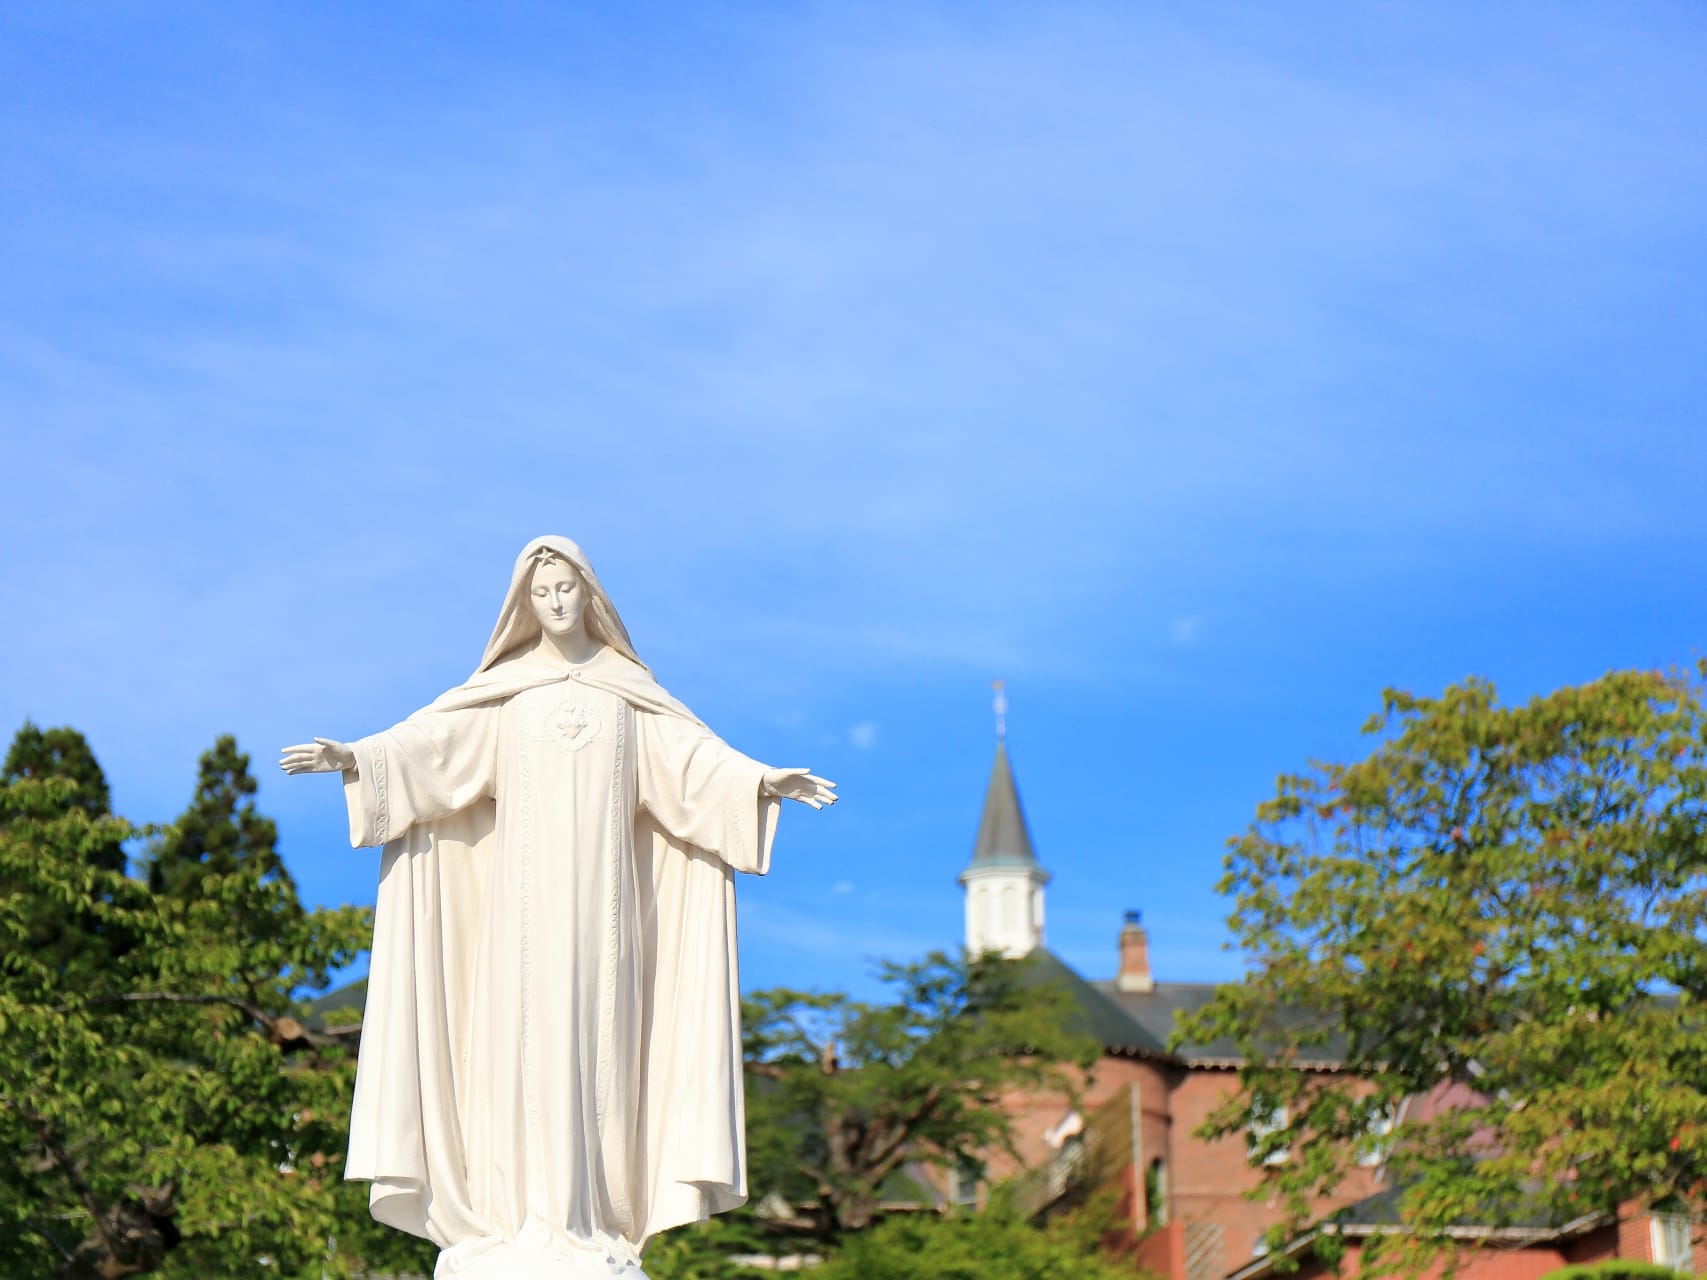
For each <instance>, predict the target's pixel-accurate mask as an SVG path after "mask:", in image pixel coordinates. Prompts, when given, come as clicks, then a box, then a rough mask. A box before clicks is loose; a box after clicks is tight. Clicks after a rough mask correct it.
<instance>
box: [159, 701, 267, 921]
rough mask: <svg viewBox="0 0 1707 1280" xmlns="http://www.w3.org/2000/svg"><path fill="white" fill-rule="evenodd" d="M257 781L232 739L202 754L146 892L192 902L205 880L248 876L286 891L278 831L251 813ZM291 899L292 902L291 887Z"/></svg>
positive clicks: (226, 738)
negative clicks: (238, 874)
mask: <svg viewBox="0 0 1707 1280" xmlns="http://www.w3.org/2000/svg"><path fill="white" fill-rule="evenodd" d="M256 790H257V787H256V783H255V779H254V778H253V777H251V776H250V774H249V757H248V756H247V755H245V754H244V753H243V752H241V751H239V750H238V749H237V739H236V738H233V737H232V736H231V735H230V734H226V735H224V736H222V737H220V738H219V739H218V740H217V741H215V742H214V744H213V750H211V751H207V752H204V753H203V754H202V758H201V762H200V766H199V770H198V777H197V780H196V794H195V798H194V799H193V800H192V801H191V802H190V807H189V808H188V809H186V810H185V811H184V812H183V814H182V815H181V816H180V817H179V818H178V820H177V821H176V822H174V823H173V824H172V825H171V826H170V827H168V828H167V829H166V831H165V832H164V833H163V835H162V838H161V839H160V841H159V843H158V844H157V845H156V847H155V848H154V850H153V853H152V857H151V858H150V860H149V864H148V886H149V888H151V889H153V890H154V892H156V893H169V894H171V895H173V896H174V897H178V898H194V897H196V896H198V895H199V894H200V893H201V890H202V885H203V882H204V881H205V879H206V878H207V877H208V876H210V875H211V876H229V875H233V874H235V873H236V872H237V871H239V870H248V871H250V872H252V873H254V874H255V875H256V876H257V877H258V878H260V879H263V880H279V881H282V882H283V883H284V884H285V885H286V886H290V876H289V873H287V872H286V871H285V869H284V863H283V862H281V861H280V860H279V855H278V849H277V844H278V838H279V832H278V827H277V826H276V825H275V824H274V823H273V821H272V819H270V818H266V817H263V816H262V815H261V814H260V813H259V812H257V811H256V809H255V800H254V796H255V792H256ZM290 896H291V897H294V896H295V890H294V887H292V888H291V893H290Z"/></svg>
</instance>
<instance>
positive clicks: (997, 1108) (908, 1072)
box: [742, 952, 1100, 1238]
mask: <svg viewBox="0 0 1707 1280" xmlns="http://www.w3.org/2000/svg"><path fill="white" fill-rule="evenodd" d="M883 977H884V980H885V982H887V983H888V984H889V987H890V989H891V991H892V992H893V999H892V1000H890V1001H888V1002H886V1003H868V1002H864V1001H858V1000H852V999H850V998H849V997H848V996H846V995H843V994H839V993H835V994H814V993H808V992H800V991H790V990H782V989H779V990H772V991H761V992H758V993H756V994H754V995H752V996H750V997H748V998H747V999H746V1000H745V1001H744V1002H743V1019H742V1020H743V1026H744V1035H745V1057H746V1068H747V1081H748V1087H747V1118H748V1154H749V1159H748V1164H749V1181H750V1182H751V1183H752V1184H753V1186H754V1188H755V1190H756V1193H757V1194H760V1195H764V1194H766V1193H771V1192H775V1193H777V1194H779V1195H782V1196H784V1197H786V1198H787V1199H788V1200H790V1201H792V1202H794V1203H795V1204H806V1205H810V1206H812V1210H811V1212H812V1214H813V1217H814V1221H815V1225H816V1229H817V1231H818V1233H819V1234H820V1235H822V1236H824V1237H826V1238H829V1237H833V1236H834V1235H835V1234H837V1233H839V1232H841V1231H847V1230H858V1229H860V1228H863V1227H865V1226H867V1225H869V1224H870V1222H871V1221H872V1219H873V1217H874V1215H875V1214H876V1212H877V1209H878V1206H879V1204H880V1203H881V1201H882V1191H883V1188H884V1185H885V1183H886V1182H888V1181H889V1180H890V1179H892V1178H893V1177H894V1176H895V1175H897V1174H898V1173H899V1172H900V1171H901V1170H902V1169H903V1167H904V1166H906V1165H908V1164H910V1163H925V1164H934V1165H937V1166H939V1167H944V1168H947V1167H952V1166H954V1165H957V1164H962V1163H965V1162H967V1161H970V1160H973V1159H981V1158H982V1157H983V1156H984V1155H985V1154H987V1153H989V1152H992V1151H996V1150H1001V1149H1007V1150H1010V1151H1011V1149H1012V1143H1011V1133H1010V1128H1009V1121H1008V1113H1007V1110H1006V1109H1005V1107H1004V1105H1003V1104H1004V1101H1005V1100H1006V1099H1007V1098H1008V1097H1009V1095H1011V1094H1012V1093H1014V1092H1016V1091H1018V1092H1027V1093H1039V1092H1049V1091H1054V1092H1059V1093H1062V1094H1068V1093H1070V1092H1071V1089H1072V1083H1073V1080H1072V1075H1071V1072H1070V1070H1069V1068H1070V1067H1071V1066H1073V1065H1078V1066H1080V1067H1088V1066H1089V1065H1090V1064H1091V1063H1092V1062H1093V1061H1095V1059H1096V1056H1097V1054H1098V1053H1099V1052H1100V1046H1099V1045H1097V1044H1096V1043H1095V1041H1094V1040H1092V1039H1090V1038H1089V1037H1086V1036H1084V1035H1081V1034H1079V1033H1077V1032H1076V1031H1074V1030H1072V1029H1071V1028H1072V1026H1073V1021H1072V1018H1071V1011H1070V1009H1069V1007H1068V1005H1067V997H1066V996H1065V995H1064V994H1063V993H1061V992H1060V991H1059V990H1058V989H1056V988H1054V987H1052V986H1047V985H1040V984H1038V983H1037V982H1035V981H1032V980H1031V975H1030V967H1029V966H1028V965H1027V964H1026V963H1025V962H1023V961H1021V962H1014V961H1007V960H1003V959H1001V958H999V957H997V956H994V955H990V956H984V957H980V958H973V959H969V960H957V959H951V958H949V957H948V956H946V955H944V954H942V953H940V952H939V953H933V954H932V955H930V956H927V957H926V958H925V959H924V960H922V961H920V962H918V963H915V964H889V965H885V966H884V969H883Z"/></svg>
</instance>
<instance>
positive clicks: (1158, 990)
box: [1090, 979, 1345, 1067]
mask: <svg viewBox="0 0 1707 1280" xmlns="http://www.w3.org/2000/svg"><path fill="white" fill-rule="evenodd" d="M1090 985H1092V986H1094V987H1095V988H1096V989H1097V990H1098V991H1099V992H1101V993H1102V994H1103V995H1105V996H1107V997H1108V999H1109V1000H1111V1001H1112V1002H1113V1003H1115V1004H1116V1005H1118V1006H1119V1007H1120V1010H1121V1012H1123V1013H1124V1014H1125V1015H1126V1016H1127V1017H1128V1018H1129V1019H1130V1020H1131V1021H1132V1022H1134V1023H1136V1024H1137V1025H1138V1026H1139V1027H1141V1028H1142V1029H1143V1030H1144V1031H1145V1033H1146V1034H1147V1035H1149V1036H1150V1037H1152V1038H1154V1039H1156V1040H1159V1041H1160V1042H1161V1043H1162V1044H1164V1045H1165V1044H1167V1042H1168V1037H1169V1036H1171V1035H1173V1031H1174V1020H1175V1019H1176V1018H1177V1017H1179V1016H1180V1015H1181V1014H1186V1013H1196V1012H1197V1011H1198V1010H1199V1009H1201V1008H1202V1007H1203V1006H1204V1005H1206V1004H1208V1003H1209V1001H1210V999H1211V998H1212V997H1213V996H1214V995H1215V988H1216V986H1217V985H1218V984H1216V983H1213V982H1158V983H1157V984H1156V986H1155V988H1154V989H1153V990H1151V991H1122V990H1120V989H1119V987H1118V986H1117V985H1116V984H1115V982H1114V981H1113V980H1112V979H1105V980H1103V981H1100V982H1094V983H1092V984H1090ZM1274 1016H1275V1021H1276V1023H1277V1025H1278V1026H1281V1027H1285V1028H1287V1029H1288V1030H1292V1029H1296V1028H1299V1027H1303V1026H1306V1025H1308V1024H1309V1023H1310V1021H1311V1020H1312V1019H1313V1018H1314V1017H1315V1015H1313V1014H1311V1013H1309V1012H1308V1011H1307V1010H1302V1009H1280V1010H1277V1011H1276V1012H1275V1015H1274ZM1173 1056H1174V1057H1177V1058H1178V1059H1179V1060H1180V1061H1182V1062H1186V1063H1191V1064H1196V1065H1201V1066H1232V1065H1235V1064H1237V1063H1239V1062H1241V1061H1243V1060H1244V1055H1243V1054H1242V1053H1241V1052H1240V1051H1239V1047H1238V1045H1236V1044H1234V1043H1233V1041H1231V1040H1228V1039H1221V1040H1211V1041H1209V1042H1207V1043H1205V1044H1184V1045H1181V1046H1180V1047H1179V1049H1178V1050H1176V1051H1175V1053H1174V1054H1173ZM1344 1060H1345V1039H1344V1037H1343V1036H1342V1035H1340V1034H1339V1033H1338V1032H1337V1030H1336V1031H1335V1032H1333V1033H1332V1034H1330V1035H1329V1036H1328V1038H1327V1041H1326V1043H1324V1044H1320V1045H1312V1046H1310V1047H1309V1048H1307V1049H1301V1050H1300V1051H1299V1053H1298V1061H1299V1062H1300V1063H1301V1064H1306V1065H1310V1066H1315V1067H1331V1066H1338V1065H1339V1064H1340V1063H1341V1062H1343V1061H1344Z"/></svg>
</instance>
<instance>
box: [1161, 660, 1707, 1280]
mask: <svg viewBox="0 0 1707 1280" xmlns="http://www.w3.org/2000/svg"><path fill="white" fill-rule="evenodd" d="M1701 695H1702V686H1701V683H1700V681H1699V680H1698V679H1696V678H1691V677H1685V676H1681V675H1671V674H1660V673H1649V672H1615V673H1612V674H1610V675H1607V676H1606V677H1605V678H1603V679H1600V680H1597V681H1595V682H1593V683H1591V684H1586V685H1583V686H1580V687H1572V688H1565V689H1561V690H1559V691H1557V692H1555V693H1551V694H1548V695H1546V696H1543V697H1537V698H1535V699H1533V700H1532V701H1530V702H1528V703H1525V704H1523V705H1521V706H1505V705H1502V704H1501V703H1500V702H1499V701H1498V699H1497V698H1496V696H1495V692H1494V689H1493V687H1492V686H1491V685H1489V684H1487V683H1485V682H1482V681H1479V680H1471V681H1468V682H1466V683H1464V684H1462V685H1458V686H1455V687H1452V688H1449V689H1447V690H1446V691H1445V693H1444V694H1442V695H1441V696H1440V697H1438V698H1421V697H1415V696H1412V695H1410V694H1407V693H1401V692H1395V691H1389V692H1388V693H1387V694H1386V695H1385V698H1384V703H1383V709H1382V711H1381V713H1380V714H1378V715H1377V716H1375V717H1374V718H1373V719H1372V720H1371V721H1370V722H1369V724H1368V725H1367V726H1366V731H1367V732H1368V733H1369V734H1371V735H1372V736H1374V737H1376V738H1377V739H1378V741H1377V743H1376V744H1375V746H1374V747H1373V749H1372V750H1371V752H1370V754H1369V755H1368V757H1367V758H1366V759H1364V760H1361V761H1358V762H1357V763H1354V764H1348V765H1339V764H1314V765H1312V766H1311V768H1310V769H1309V770H1308V771H1307V772H1304V773H1299V774H1289V775H1285V776H1283V777H1282V778H1281V779H1280V783H1279V788H1278V793H1277V794H1276V796H1275V798H1274V799H1273V800H1270V801H1268V802H1267V803H1266V804H1264V805H1262V806H1261V808H1260V809H1259V810H1258V814H1257V819H1256V822H1255V823H1254V824H1253V825H1252V827H1251V828H1250V829H1249V830H1248V831H1247V832H1246V833H1245V834H1244V835H1243V836H1241V837H1239V838H1237V839H1235V840H1234V841H1232V842H1231V846H1230V849H1231V851H1230V853H1229V855H1228V859H1227V871H1226V875H1225V878H1224V879H1223V881H1222V883H1221V886H1220V887H1221V891H1222V892H1223V893H1224V894H1226V895H1228V896H1229V897H1231V898H1232V900H1233V904H1234V905H1233V912H1232V915H1231V916H1230V918H1229V924H1230V926H1231V929H1232V933H1233V938H1234V940H1235V943H1236V945H1237V946H1238V947H1239V949H1240V950H1242V951H1243V952H1244V953H1245V954H1246V955H1247V956H1249V957H1252V960H1251V962H1250V968H1249V971H1248V972H1247V974H1246V976H1245V978H1244V980H1243V981H1242V982H1240V983H1238V984H1236V985H1229V986H1227V987H1225V988H1223V989H1222V990H1221V991H1220V992H1219V993H1218V994H1217V996H1216V998H1215V999H1214V1000H1213V1001H1212V1002H1211V1003H1210V1004H1209V1005H1208V1006H1207V1007H1205V1008H1204V1009H1203V1010H1202V1011H1201V1012H1200V1013H1199V1014H1197V1015H1196V1016H1195V1017H1193V1018H1190V1019H1188V1020H1186V1021H1185V1022H1184V1024H1183V1025H1182V1026H1181V1027H1180V1028H1179V1030H1178V1033H1177V1036H1176V1039H1177V1040H1191V1041H1198V1042H1202V1041H1207V1040H1213V1039H1215V1038H1218V1037H1223V1036H1225V1037H1231V1038H1233V1039H1234V1040H1235V1041H1236V1042H1237V1043H1238V1045H1239V1047H1240V1051H1241V1053H1242V1054H1243V1056H1244V1059H1245V1066H1244V1067H1243V1068H1242V1069H1241V1072H1240V1081H1241V1088H1240V1090H1239V1091H1238V1092H1237V1093H1236V1094H1235V1095H1234V1096H1232V1097H1230V1099H1229V1101H1228V1102H1227V1104H1226V1105H1225V1106H1223V1107H1221V1108H1220V1109H1219V1110H1218V1111H1216V1112H1215V1113H1214V1114H1213V1115H1212V1117H1211V1118H1210V1120H1209V1122H1208V1123H1207V1124H1206V1126H1205V1128H1204V1130H1203V1131H1202V1134H1203V1136H1227V1135H1235V1134H1237V1135H1250V1137H1251V1142H1252V1160H1253V1163H1257V1164H1260V1165H1262V1167H1263V1170H1264V1185H1263V1187H1262V1188H1261V1189H1260V1191H1261V1194H1263V1195H1264V1196H1276V1195H1278V1198H1279V1201H1280V1203H1282V1204H1284V1206H1285V1207H1286V1211H1287V1214H1286V1218H1285V1221H1284V1222H1282V1223H1281V1224H1279V1226H1278V1227H1277V1228H1276V1230H1275V1231H1274V1232H1272V1233H1271V1242H1275V1243H1278V1242H1279V1240H1281V1239H1282V1238H1284V1237H1290V1236H1294V1235H1296V1234H1298V1233H1300V1232H1302V1231H1304V1230H1305V1229H1307V1228H1308V1227H1310V1226H1311V1225H1312V1203H1313V1198H1314V1197H1316V1196H1322V1195H1330V1194H1334V1193H1335V1192H1337V1191H1338V1190H1339V1189H1340V1187H1341V1184H1342V1180H1343V1178H1344V1176H1345V1174H1346V1172H1347V1171H1348V1170H1349V1169H1350V1168H1352V1167H1353V1166H1354V1164H1355V1163H1356V1162H1358V1161H1359V1160H1360V1159H1363V1160H1368V1159H1370V1158H1381V1157H1382V1156H1384V1157H1385V1158H1386V1160H1387V1163H1388V1167H1389V1176H1390V1179H1391V1180H1392V1182H1393V1183H1394V1185H1397V1186H1399V1187H1401V1188H1403V1195H1402V1196H1401V1199H1400V1205H1401V1213H1402V1215H1403V1218H1404V1220H1405V1222H1406V1223H1407V1224H1408V1225H1409V1226H1410V1227H1411V1228H1412V1229H1411V1230H1410V1231H1409V1232H1406V1233H1398V1234H1392V1235H1383V1236H1378V1237H1376V1238H1375V1240H1374V1241H1372V1243H1371V1245H1370V1256H1369V1257H1368V1258H1366V1260H1365V1263H1364V1266H1365V1267H1366V1269H1367V1268H1368V1267H1371V1266H1380V1265H1386V1264H1388V1263H1391V1264H1392V1265H1395V1266H1404V1267H1412V1266H1417V1265H1421V1264H1422V1263H1423V1262H1426V1261H1429V1260H1431V1259H1436V1258H1438V1257H1439V1256H1440V1254H1441V1253H1442V1252H1443V1251H1449V1250H1450V1246H1449V1244H1448V1242H1447V1239H1446V1236H1445V1234H1444V1231H1445V1228H1446V1227H1447V1226H1448V1225H1449V1224H1452V1223H1453V1222H1463V1221H1470V1222H1475V1223H1480V1224H1485V1225H1489V1226H1500V1225H1504V1224H1507V1223H1512V1222H1516V1221H1519V1220H1527V1221H1533V1220H1535V1219H1536V1218H1537V1217H1540V1218H1542V1219H1547V1220H1556V1221H1565V1220H1568V1219H1571V1218H1574V1217H1577V1216H1579V1215H1581V1214H1583V1213H1585V1212H1589V1211H1607V1212H1612V1211H1616V1209H1617V1208H1618V1206H1620V1205H1622V1204H1625V1203H1627V1202H1631V1201H1634V1202H1639V1203H1653V1202H1656V1201H1660V1200H1664V1199H1666V1198H1668V1197H1675V1198H1676V1201H1677V1202H1678V1203H1681V1204H1682V1205H1684V1206H1686V1207H1687V1208H1689V1209H1691V1210H1693V1211H1695V1212H1697V1213H1699V1212H1700V1211H1701V1210H1702V1209H1703V1208H1704V1207H1707V1038H1704V1035H1703V1032H1704V1024H1703V1021H1702V1009H1701V1002H1702V1000H1703V998H1704V997H1707V930H1704V925H1707V825H1704V819H1707V750H1704V738H1703V732H1704V729H1707V719H1704V716H1703V710H1702V699H1701ZM1302 1050H1310V1051H1311V1052H1312V1054H1313V1055H1314V1056H1317V1057H1320V1056H1322V1055H1323V1053H1324V1051H1326V1052H1327V1053H1328V1054H1329V1056H1332V1057H1334V1058H1336V1059H1339V1060H1341V1061H1343V1063H1344V1070H1343V1072H1340V1073H1337V1074H1335V1073H1322V1072H1304V1071H1298V1070H1295V1069H1293V1068H1292V1066H1291V1063H1292V1062H1293V1061H1294V1060H1295V1058H1296V1056H1297V1055H1298V1054H1299V1052H1300V1051H1302ZM1407 1099H1409V1100H1410V1103H1409V1105H1408V1106H1407V1107H1405V1109H1404V1111H1403V1112H1401V1110H1400V1108H1401V1106H1402V1105H1403V1104H1405V1102H1406V1100H1407ZM1395 1116H1398V1117H1399V1118H1400V1119H1401V1120H1402V1123H1401V1124H1400V1125H1399V1126H1398V1127H1397V1128H1396V1129H1393V1130H1392V1132H1390V1133H1389V1132H1387V1130H1388V1129H1389V1127H1390V1125H1391V1122H1392V1120H1393V1119H1394V1117H1395ZM1331 1239H1332V1237H1331V1236H1328V1237H1324V1240H1327V1241H1331ZM1446 1260H1447V1261H1448V1262H1449V1263H1450V1262H1451V1257H1450V1255H1449V1253H1448V1257H1447V1259H1446Z"/></svg>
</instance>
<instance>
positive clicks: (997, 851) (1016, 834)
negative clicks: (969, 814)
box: [960, 680, 1049, 958]
mask: <svg viewBox="0 0 1707 1280" xmlns="http://www.w3.org/2000/svg"><path fill="white" fill-rule="evenodd" d="M995 689H996V698H995V710H996V759H995V762H994V763H993V764H992V765H991V767H990V783H989V786H988V787H987V788H986V789H985V792H984V812H983V814H982V816H981V817H980V818H979V820H978V836H977V839H976V840H975V841H974V842H973V845H972V861H971V862H970V863H969V864H968V865H967V867H966V870H964V871H962V872H961V873H960V883H961V885H962V886H963V887H964V888H965V890H966V949H967V950H968V951H972V952H983V951H989V950H995V951H1000V952H1002V953H1003V954H1004V955H1008V956H1012V957H1015V958H1017V957H1019V956H1023V955H1025V954H1027V953H1028V952H1030V951H1033V950H1035V949H1036V948H1037V947H1039V946H1041V945H1042V943H1043V886H1044V885H1046V884H1048V883H1049V873H1048V872H1046V871H1044V869H1043V868H1042V867H1041V866H1040V865H1038V861H1037V851H1036V850H1035V849H1034V848H1033V847H1032V843H1031V831H1030V829H1029V828H1028V827H1027V826H1026V822H1025V811H1024V810H1023V809H1021V808H1020V803H1019V789H1018V788H1017V787H1016V786H1015V785H1014V774H1013V766H1012V765H1011V764H1009V762H1008V743H1007V710H1008V700H1007V694H1006V691H1005V689H1004V687H1003V684H1002V682H1001V681H1000V680H998V681H996V682H995Z"/></svg>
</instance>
